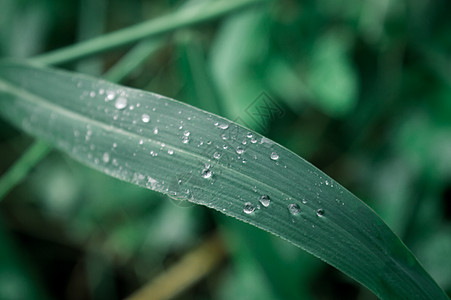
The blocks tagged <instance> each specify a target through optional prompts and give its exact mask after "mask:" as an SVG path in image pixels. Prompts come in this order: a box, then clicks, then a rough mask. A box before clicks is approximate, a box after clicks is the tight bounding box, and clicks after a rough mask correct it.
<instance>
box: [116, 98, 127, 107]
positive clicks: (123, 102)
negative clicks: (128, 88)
mask: <svg viewBox="0 0 451 300" xmlns="http://www.w3.org/2000/svg"><path fill="white" fill-rule="evenodd" d="M114 106H115V107H116V108H117V109H124V108H126V107H127V98H125V97H119V98H117V99H116V103H115V104H114Z"/></svg>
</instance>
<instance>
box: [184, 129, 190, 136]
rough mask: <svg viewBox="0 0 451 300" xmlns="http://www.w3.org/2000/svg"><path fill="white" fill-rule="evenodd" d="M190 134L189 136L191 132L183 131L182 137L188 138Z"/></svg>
mask: <svg viewBox="0 0 451 300" xmlns="http://www.w3.org/2000/svg"><path fill="white" fill-rule="evenodd" d="M190 134H191V132H189V131H188V130H185V131H184V132H183V135H184V136H190Z"/></svg>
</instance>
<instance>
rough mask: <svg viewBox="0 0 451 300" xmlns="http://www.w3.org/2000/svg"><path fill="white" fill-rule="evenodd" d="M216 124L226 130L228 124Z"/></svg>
mask: <svg viewBox="0 0 451 300" xmlns="http://www.w3.org/2000/svg"><path fill="white" fill-rule="evenodd" d="M217 126H218V127H219V128H221V129H223V130H226V129H227V128H229V124H226V123H223V124H218V125H217Z"/></svg>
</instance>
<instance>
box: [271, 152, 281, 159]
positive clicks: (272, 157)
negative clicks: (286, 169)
mask: <svg viewBox="0 0 451 300" xmlns="http://www.w3.org/2000/svg"><path fill="white" fill-rule="evenodd" d="M270 157H271V159H272V160H278V159H279V154H277V153H276V152H273V153H271V156H270Z"/></svg>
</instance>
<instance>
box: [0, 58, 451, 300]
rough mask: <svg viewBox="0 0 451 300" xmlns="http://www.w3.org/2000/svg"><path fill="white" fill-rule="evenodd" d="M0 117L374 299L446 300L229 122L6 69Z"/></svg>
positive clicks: (333, 187)
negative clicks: (336, 275)
mask: <svg viewBox="0 0 451 300" xmlns="http://www.w3.org/2000/svg"><path fill="white" fill-rule="evenodd" d="M0 114H1V115H2V116H3V118H5V119H6V120H9V121H10V122H11V123H13V124H15V125H16V126H17V127H19V128H21V129H22V130H24V131H25V132H28V133H29V134H31V135H33V136H37V137H40V138H43V139H45V140H46V141H48V142H49V143H52V144H54V145H55V146H56V147H57V148H59V149H61V150H63V151H65V152H67V153H69V154H70V155H71V156H73V157H74V158H76V159H78V160H79V161H81V162H83V163H85V164H87V165H90V166H92V167H93V168H96V169H98V170H100V171H101V172H104V173H106V174H109V175H111V176H114V177H116V178H119V179H121V180H124V181H128V182H131V183H134V184H137V185H140V186H142V187H145V188H149V189H152V190H157V191H160V192H162V193H165V194H168V195H170V196H171V197H174V198H177V199H180V200H189V201H191V202H194V203H198V204H201V205H205V206H207V207H210V208H213V209H216V210H218V211H220V212H223V213H224V214H226V215H229V216H232V217H235V218H237V219H239V220H242V221H244V222H248V223H250V224H253V225H254V226H257V227H259V228H261V229H264V230H266V231H269V232H271V233H273V234H276V235H278V236H280V237H282V238H284V239H286V240H288V241H290V242H292V243H293V244H295V245H297V246H299V247H300V248H302V249H305V250H306V251H308V252H310V253H312V254H313V255H315V256H317V257H319V258H321V259H322V260H324V261H326V262H327V263H329V264H331V265H333V266H335V267H336V268H338V269H339V270H341V271H343V272H344V273H346V274H348V275H349V276H351V277H352V278H354V279H356V280H357V281H358V282H360V283H362V284H363V285H365V286H366V287H368V288H369V289H370V290H372V291H373V292H374V293H375V294H376V295H378V296H379V297H381V298H384V299H447V297H446V295H445V294H444V293H443V291H442V290H441V289H440V288H439V287H438V286H437V284H436V283H435V282H434V281H433V280H432V279H431V277H430V276H429V275H428V274H427V273H426V272H425V271H424V269H423V268H422V266H421V265H420V264H419V263H418V261H417V260H416V258H415V257H414V256H413V254H412V253H411V252H410V251H409V250H408V249H407V248H406V247H405V245H404V244H403V243H402V242H401V241H400V240H399V238H398V237H397V236H396V235H395V234H394V233H393V232H392V231H391V230H390V229H389V228H388V227H387V226H386V225H385V223H384V222H383V221H382V220H381V219H380V218H379V217H378V216H377V215H376V214H375V213H374V212H373V211H372V210H371V209H370V208H369V207H368V206H366V205H365V204H364V203H363V202H361V201H360V200H359V199H358V198H356V197H355V196H354V195H352V194H351V193H350V192H349V191H347V190H346V189H345V188H343V187H342V186H340V185H339V184H338V183H337V182H335V181H334V180H333V179H331V178H330V177H328V176H327V175H326V174H324V173H322V172H321V171H320V170H318V169H317V168H315V167H314V166H312V165H311V164H310V163H308V162H307V161H305V160H303V159H302V158H300V157H299V156H297V155H296V154H294V153H292V152H291V151H289V150H287V149H286V148H284V147H282V146H280V145H278V144H276V143H274V142H272V141H271V140H269V139H266V138H265V137H263V136H261V135H259V134H257V133H255V132H251V131H249V130H248V129H246V128H243V127H241V126H239V125H237V124H235V123H233V122H230V121H228V120H226V119H223V118H221V117H218V116H216V115H213V114H210V113H208V112H205V111H202V110H199V109H196V108H194V107H191V106H188V105H186V104H183V103H180V102H178V101H175V100H172V99H169V98H166V97H163V96H160V95H157V94H153V93H148V92H144V91H141V90H136V89H130V88H126V87H123V86H119V85H116V84H112V83H109V82H106V81H103V80H99V79H96V78H93V77H89V76H85V75H80V74H76V73H70V72H63V71H57V70H54V69H47V68H38V67H34V66H31V65H26V64H19V63H7V62H5V63H2V64H0ZM262 196H268V197H269V198H261V197H262Z"/></svg>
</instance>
